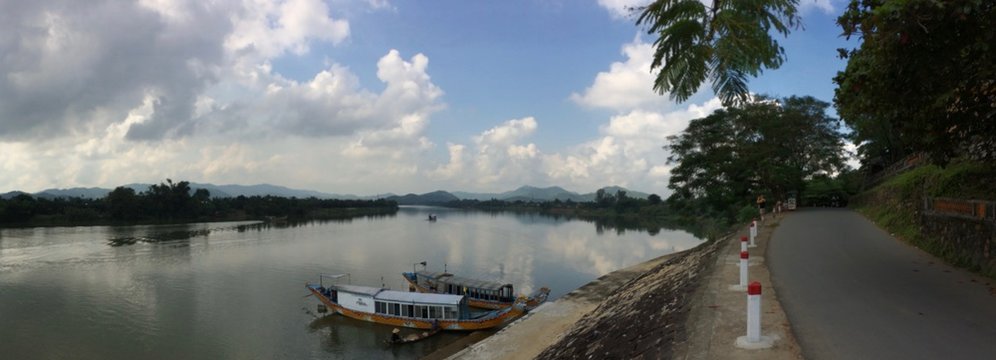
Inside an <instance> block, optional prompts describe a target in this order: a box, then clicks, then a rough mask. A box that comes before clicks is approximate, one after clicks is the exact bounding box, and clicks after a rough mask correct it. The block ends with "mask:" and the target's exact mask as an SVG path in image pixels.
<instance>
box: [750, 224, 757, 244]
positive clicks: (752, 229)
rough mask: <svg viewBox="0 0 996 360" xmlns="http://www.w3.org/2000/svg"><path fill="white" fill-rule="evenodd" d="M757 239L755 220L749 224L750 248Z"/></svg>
mask: <svg viewBox="0 0 996 360" xmlns="http://www.w3.org/2000/svg"><path fill="white" fill-rule="evenodd" d="M755 238H757V220H754V221H752V222H751V223H750V246H751V247H755V246H757V245H755V244H754V239H755Z"/></svg>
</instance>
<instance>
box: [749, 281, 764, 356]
mask: <svg viewBox="0 0 996 360" xmlns="http://www.w3.org/2000/svg"><path fill="white" fill-rule="evenodd" d="M747 342H748V343H759V342H761V283H759V282H757V281H755V282H752V283H750V286H748V287H747Z"/></svg>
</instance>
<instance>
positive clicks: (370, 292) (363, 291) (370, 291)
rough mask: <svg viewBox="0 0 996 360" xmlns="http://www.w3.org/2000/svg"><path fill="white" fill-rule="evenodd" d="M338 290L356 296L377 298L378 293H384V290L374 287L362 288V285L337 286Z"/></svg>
mask: <svg viewBox="0 0 996 360" xmlns="http://www.w3.org/2000/svg"><path fill="white" fill-rule="evenodd" d="M335 287H336V290H339V291H345V292H350V293H354V294H360V295H367V296H375V295H377V293H379V292H381V291H383V290H384V289H383V288H378V287H372V286H361V285H335Z"/></svg>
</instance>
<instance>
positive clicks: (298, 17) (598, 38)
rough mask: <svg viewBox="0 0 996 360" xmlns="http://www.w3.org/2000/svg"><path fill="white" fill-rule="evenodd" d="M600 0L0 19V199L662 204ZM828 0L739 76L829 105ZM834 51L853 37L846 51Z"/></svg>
mask: <svg viewBox="0 0 996 360" xmlns="http://www.w3.org/2000/svg"><path fill="white" fill-rule="evenodd" d="M640 3H641V1H638V0H637V1H634V0H600V1H595V0H592V1H580V0H578V1H556V0H545V1H541V0H521V1H487V2H484V1H402V0H367V1H361V0H330V1H325V2H323V1H321V0H228V1H217V2H210V3H204V2H200V1H193V0H141V1H136V2H133V3H129V2H120V1H110V0H108V1H93V2H88V3H86V4H78V3H77V2H75V1H70V0H44V1H36V2H30V3H28V4H22V3H20V2H4V3H3V4H0V14H7V15H6V18H5V17H4V16H5V15H0V33H3V34H8V35H7V36H0V50H2V51H3V53H5V54H9V56H7V57H5V58H4V59H3V60H0V72H2V73H4V75H6V76H5V79H7V80H6V81H5V82H3V81H0V154H2V155H0V191H9V190H15V189H19V190H25V191H39V190H42V189H45V188H52V187H59V188H66V187H76V186H101V187H113V186H116V185H120V184H125V183H131V182H159V181H163V180H164V179H165V178H172V179H174V180H176V179H184V180H191V181H196V182H212V183H219V184H227V183H237V184H255V183H273V184H279V185H285V186H290V187H298V188H308V189H315V190H320V191H327V192H336V193H353V194H363V195H365V194H374V193H383V192H395V193H407V192H426V191H432V190H436V189H448V190H464V191H489V192H492V191H504V190H509V189H512V188H515V187H518V186H521V185H526V184H529V185H536V186H550V185H559V186H563V187H565V188H567V189H570V190H575V191H579V192H589V191H593V190H595V189H596V188H598V187H601V186H605V185H622V186H626V187H629V188H632V189H635V190H640V191H645V192H654V193H659V194H667V193H668V191H667V190H666V184H667V179H668V176H669V173H668V172H669V169H670V166H669V165H667V164H666V163H665V159H666V157H667V154H666V153H665V152H664V150H662V149H661V145H663V144H664V139H665V138H666V136H668V135H673V134H676V133H678V132H680V131H681V130H682V129H683V128H684V126H686V125H687V123H688V121H689V120H691V119H694V118H698V117H702V116H704V115H706V114H708V113H710V112H711V111H713V110H715V109H716V108H718V106H719V105H718V102H717V101H716V100H715V99H714V97H713V94H712V93H711V92H710V91H709V89H708V86H705V87H703V89H702V90H701V91H700V92H699V93H698V94H696V95H695V96H693V97H692V98H691V99H689V101H687V102H685V103H682V104H675V103H673V102H671V101H670V100H669V99H668V98H667V97H666V96H657V95H655V94H653V92H652V91H651V86H652V84H651V82H650V81H651V79H652V78H651V76H652V75H651V74H650V73H649V69H648V68H647V67H648V65H649V51H650V49H651V47H650V45H649V44H650V43H651V42H652V41H653V39H652V38H650V37H649V36H648V35H646V34H645V33H644V32H643V31H642V29H640V28H638V27H636V26H635V25H634V21H633V18H632V16H628V15H627V14H626V11H625V10H623V9H624V7H625V6H628V5H634V4H640ZM843 5H844V4H843V2H842V1H828V0H819V1H803V2H802V4H801V6H800V9H801V13H802V18H803V26H804V28H803V29H798V30H795V31H794V32H793V33H792V34H791V35H790V36H789V37H788V38H787V39H781V40H780V41H781V44H782V45H783V46H784V47H785V50H786V53H787V57H788V60H787V62H786V63H785V64H784V65H783V66H782V68H781V69H778V70H768V71H766V72H764V73H763V74H762V75H761V76H760V77H759V78H757V79H753V80H752V81H751V90H752V91H754V92H757V93H766V94H770V95H775V96H788V95H812V96H815V97H817V98H819V99H821V100H824V101H828V102H829V101H831V100H832V96H833V88H834V87H833V83H832V80H831V79H832V77H833V76H834V74H835V73H836V72H837V71H838V70H840V69H841V68H842V67H843V66H844V62H843V61H842V60H840V59H837V58H836V49H837V48H839V47H845V46H848V45H849V44H847V43H845V42H844V40H843V39H841V38H840V37H839V36H838V34H839V32H840V31H839V29H838V28H837V27H836V26H835V25H834V20H835V19H836V16H837V14H838V13H839V12H840V11H841V9H842V7H843ZM850 45H853V44H850Z"/></svg>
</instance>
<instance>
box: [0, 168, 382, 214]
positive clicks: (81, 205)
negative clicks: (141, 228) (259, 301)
mask: <svg viewBox="0 0 996 360" xmlns="http://www.w3.org/2000/svg"><path fill="white" fill-rule="evenodd" d="M397 208H398V204H397V203H396V202H394V201H388V200H383V199H379V200H339V199H317V198H314V197H311V198H303V199H302V198H293V197H292V198H285V197H278V196H249V197H247V196H237V197H227V198H212V197H211V193H210V192H209V191H208V190H206V189H196V190H195V189H191V188H190V183H189V182H187V181H179V182H175V183H174V182H173V181H172V180H170V179H167V180H166V182H164V183H160V184H156V185H152V186H150V187H149V189H148V190H146V191H142V192H136V191H135V190H134V189H132V188H127V187H117V188H115V189H114V190H112V191H111V192H110V193H108V194H107V196H105V197H103V198H100V199H84V198H54V199H47V198H42V197H34V196H31V195H29V194H19V195H16V196H14V197H12V198H10V199H0V223H3V224H24V225H64V224H115V223H166V222H190V221H219V220H249V219H257V220H263V219H267V218H280V219H292V220H307V219H329V218H340V217H349V216H355V215H367V214H383V213H394V212H395V211H397Z"/></svg>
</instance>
